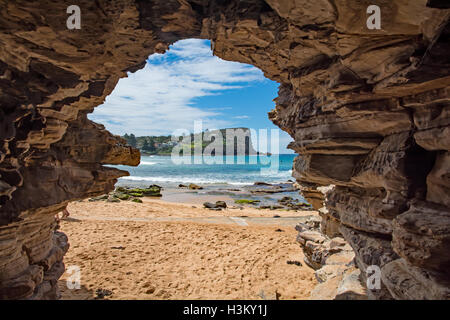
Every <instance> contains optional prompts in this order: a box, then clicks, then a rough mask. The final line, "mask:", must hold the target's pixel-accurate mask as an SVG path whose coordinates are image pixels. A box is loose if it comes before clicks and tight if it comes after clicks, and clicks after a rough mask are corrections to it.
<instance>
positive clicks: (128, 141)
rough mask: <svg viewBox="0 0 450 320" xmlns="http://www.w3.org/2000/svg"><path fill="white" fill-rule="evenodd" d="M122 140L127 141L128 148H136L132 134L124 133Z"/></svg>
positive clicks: (135, 141)
mask: <svg viewBox="0 0 450 320" xmlns="http://www.w3.org/2000/svg"><path fill="white" fill-rule="evenodd" d="M123 138H124V139H125V140H127V143H128V144H129V145H130V146H132V147H134V148H136V145H137V140H136V137H135V136H134V134H132V133H131V134H130V135H128V133H125V134H124V136H123Z"/></svg>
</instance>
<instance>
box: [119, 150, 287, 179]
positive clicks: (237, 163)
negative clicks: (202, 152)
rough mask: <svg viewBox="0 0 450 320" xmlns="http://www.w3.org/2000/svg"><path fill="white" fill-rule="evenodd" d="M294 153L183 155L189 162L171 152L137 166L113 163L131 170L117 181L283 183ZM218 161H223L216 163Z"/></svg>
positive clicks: (148, 159) (146, 159) (144, 157)
mask: <svg viewBox="0 0 450 320" xmlns="http://www.w3.org/2000/svg"><path fill="white" fill-rule="evenodd" d="M295 156H296V155H295V154H283V155H271V156H265V155H263V156H256V155H255V156H231V157H230V156H227V157H221V158H218V157H217V158H216V157H203V158H201V157H199V158H194V157H189V158H183V160H184V161H186V162H188V164H186V163H185V164H176V163H174V161H172V158H171V157H170V156H142V158H141V163H140V165H139V166H138V167H129V166H114V167H116V168H119V169H122V170H126V171H128V172H129V173H130V176H129V177H123V178H120V179H119V182H118V185H131V186H133V185H136V186H137V185H149V184H162V185H164V186H174V187H175V186H178V184H189V183H195V184H199V185H205V184H211V185H236V186H238V185H241V186H244V185H252V184H253V183H254V182H257V181H263V182H267V183H283V182H286V181H288V180H289V179H291V180H293V179H292V164H293V160H294V158H295ZM220 161H222V162H223V163H222V164H221V163H218V162H220ZM199 162H200V163H199ZM211 162H216V163H212V164H211Z"/></svg>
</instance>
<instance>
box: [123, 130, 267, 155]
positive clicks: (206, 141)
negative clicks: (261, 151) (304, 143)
mask: <svg viewBox="0 0 450 320" xmlns="http://www.w3.org/2000/svg"><path fill="white" fill-rule="evenodd" d="M227 133H228V134H229V135H230V134H233V133H235V134H238V136H239V138H238V137H236V138H233V139H230V140H229V141H233V149H232V150H233V155H257V154H258V152H257V151H256V150H254V149H253V145H252V140H251V134H250V129H248V128H228V129H220V130H212V131H208V130H206V131H203V132H201V133H197V134H190V135H188V136H180V137H178V140H177V141H173V140H172V137H171V136H142V137H136V136H135V135H134V134H127V133H126V134H125V135H124V136H123V137H122V138H124V139H125V140H126V141H127V143H128V144H129V145H130V146H132V147H135V148H138V149H139V150H140V151H141V153H142V154H143V155H171V154H172V150H173V148H174V147H175V146H179V147H180V149H185V148H186V149H190V150H191V154H192V155H193V154H195V150H196V149H200V147H201V150H202V153H203V152H204V150H205V148H207V147H208V146H210V148H212V152H211V155H215V153H216V152H215V149H214V148H213V146H219V145H221V146H222V148H223V150H222V154H223V155H228V153H227ZM220 138H222V141H221V143H220V140H216V139H220ZM228 138H230V137H228ZM238 145H239V146H240V147H241V148H238ZM196 147H197V148H196Z"/></svg>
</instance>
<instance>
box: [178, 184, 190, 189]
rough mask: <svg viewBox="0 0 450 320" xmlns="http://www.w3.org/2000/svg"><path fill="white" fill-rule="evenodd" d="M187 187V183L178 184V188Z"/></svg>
mask: <svg viewBox="0 0 450 320" xmlns="http://www.w3.org/2000/svg"><path fill="white" fill-rule="evenodd" d="M187 187H188V186H187V185H185V184H181V183H180V184H179V185H178V188H187Z"/></svg>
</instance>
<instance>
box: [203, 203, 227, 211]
mask: <svg viewBox="0 0 450 320" xmlns="http://www.w3.org/2000/svg"><path fill="white" fill-rule="evenodd" d="M203 206H204V207H205V208H207V209H214V210H215V209H219V210H221V209H225V208H226V207H227V204H226V202H225V201H216V203H211V202H204V203H203Z"/></svg>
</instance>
